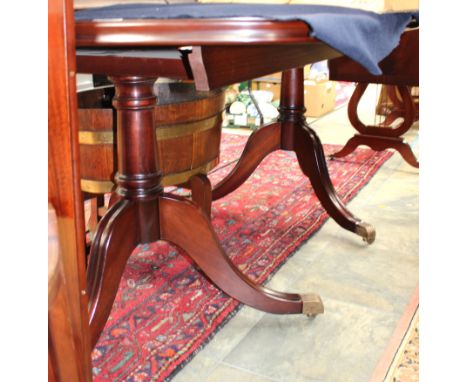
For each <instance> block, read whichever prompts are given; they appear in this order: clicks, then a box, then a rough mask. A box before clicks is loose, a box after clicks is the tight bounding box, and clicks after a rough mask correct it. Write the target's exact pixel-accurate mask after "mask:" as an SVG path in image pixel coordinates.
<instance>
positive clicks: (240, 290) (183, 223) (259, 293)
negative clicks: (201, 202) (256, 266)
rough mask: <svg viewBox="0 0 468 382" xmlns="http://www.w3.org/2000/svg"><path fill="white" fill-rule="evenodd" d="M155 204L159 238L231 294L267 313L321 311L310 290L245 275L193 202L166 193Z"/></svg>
mask: <svg viewBox="0 0 468 382" xmlns="http://www.w3.org/2000/svg"><path fill="white" fill-rule="evenodd" d="M159 207H160V222H161V239H163V240H167V241H169V242H171V243H173V244H175V245H177V246H179V247H180V248H182V249H183V250H185V252H187V254H188V255H189V256H190V257H191V258H192V259H193V260H194V261H195V262H196V263H197V264H198V266H199V267H200V268H201V269H202V270H203V272H204V273H205V274H206V275H207V276H208V278H209V279H210V280H211V281H212V282H213V283H214V284H215V285H217V286H218V287H219V288H220V289H222V290H223V291H224V292H225V293H227V294H228V295H230V296H231V297H234V298H235V299H237V300H239V301H240V302H242V303H244V304H247V305H249V306H251V307H254V308H256V309H260V310H263V311H265V312H270V313H279V314H294V313H304V314H308V315H316V314H319V313H323V304H322V301H321V299H320V297H319V296H318V295H316V294H314V293H309V294H304V295H300V294H295V293H282V292H277V291H274V290H271V289H269V288H266V287H263V286H261V285H258V284H256V283H255V282H254V281H252V280H250V279H249V278H248V277H247V276H245V275H244V274H243V273H242V272H241V271H240V270H239V269H238V268H237V266H236V265H234V263H232V261H231V260H230V259H229V257H228V256H227V254H226V253H225V252H224V250H223V248H222V247H221V244H220V243H219V241H218V239H217V237H216V234H215V233H214V230H213V228H212V226H211V223H210V219H209V218H208V217H207V216H206V215H205V214H204V212H203V210H202V209H201V208H200V207H199V206H197V205H196V204H195V203H192V202H190V201H188V200H184V199H181V198H176V197H174V196H168V195H166V196H165V197H163V198H161V200H160V205H159Z"/></svg>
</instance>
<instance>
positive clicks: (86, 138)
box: [78, 115, 221, 145]
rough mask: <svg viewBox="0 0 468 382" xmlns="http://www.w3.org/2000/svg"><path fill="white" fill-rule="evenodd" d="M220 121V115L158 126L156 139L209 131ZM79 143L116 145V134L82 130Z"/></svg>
mask: <svg viewBox="0 0 468 382" xmlns="http://www.w3.org/2000/svg"><path fill="white" fill-rule="evenodd" d="M220 119H221V116H220V115H215V116H214V117H211V118H208V119H204V120H202V121H196V122H191V123H184V124H179V125H175V126H170V125H169V126H158V127H157V128H156V139H157V140H161V141H163V140H166V139H174V138H179V137H184V136H187V135H192V134H195V133H198V132H202V131H205V130H209V129H212V128H213V127H215V126H217V124H218V123H219V121H220ZM78 141H79V143H80V144H82V145H111V144H113V143H114V133H113V131H89V130H81V131H79V132H78Z"/></svg>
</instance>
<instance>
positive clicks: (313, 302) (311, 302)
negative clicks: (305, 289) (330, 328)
mask: <svg viewBox="0 0 468 382" xmlns="http://www.w3.org/2000/svg"><path fill="white" fill-rule="evenodd" d="M301 299H302V313H303V314H305V315H307V316H308V317H313V316H316V315H317V314H322V313H323V312H324V308H323V302H322V299H321V298H320V296H319V295H318V294H315V293H307V294H301Z"/></svg>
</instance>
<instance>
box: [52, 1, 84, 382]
mask: <svg viewBox="0 0 468 382" xmlns="http://www.w3.org/2000/svg"><path fill="white" fill-rule="evenodd" d="M48 14H49V20H48V48H49V52H48V57H49V60H48V61H49V63H48V101H49V102H48V122H49V123H48V130H49V131H48V143H49V145H48V170H49V171H48V201H49V206H52V208H50V209H49V214H50V215H49V222H50V223H51V225H50V228H49V235H50V238H49V239H52V240H51V244H52V245H51V247H50V248H49V256H50V257H49V266H50V268H49V269H50V273H49V291H48V292H49V293H48V295H49V310H48V313H49V314H48V315H49V320H48V327H49V357H48V371H49V381H57V382H58V381H60V382H91V381H92V373H91V349H92V348H91V343H90V337H89V324H88V321H89V320H88V318H89V314H88V309H87V306H88V296H87V294H86V273H85V272H86V268H85V256H84V253H85V249H84V243H85V238H84V216H83V201H82V196H81V190H80V183H79V182H80V180H79V173H80V171H79V161H78V160H77V153H78V150H79V149H78V140H77V139H76V138H77V137H78V128H77V127H78V124H77V115H76V112H77V110H76V85H75V74H76V65H75V35H74V20H73V2H72V1H71V0H65V1H62V0H49V9H48Z"/></svg>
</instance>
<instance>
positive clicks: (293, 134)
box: [280, 68, 375, 244]
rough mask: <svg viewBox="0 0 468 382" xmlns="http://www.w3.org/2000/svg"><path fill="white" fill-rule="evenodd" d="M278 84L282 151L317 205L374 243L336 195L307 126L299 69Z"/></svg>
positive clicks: (321, 153) (370, 232)
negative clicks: (292, 157)
mask: <svg viewBox="0 0 468 382" xmlns="http://www.w3.org/2000/svg"><path fill="white" fill-rule="evenodd" d="M281 83H282V85H281V104H280V121H281V122H282V140H281V148H282V149H284V150H294V151H295V152H296V155H297V159H298V161H299V165H300V166H301V169H302V171H303V173H304V174H305V175H306V176H307V177H308V178H309V179H310V182H311V184H312V187H313V188H314V191H315V193H316V195H317V197H318V199H319V200H320V203H321V204H322V206H323V207H324V208H325V210H326V211H327V212H328V214H329V215H330V216H331V217H332V218H333V219H334V220H335V221H336V222H337V223H338V224H339V225H340V226H341V227H343V228H345V229H347V230H349V231H351V232H354V233H356V234H357V235H359V236H361V237H362V238H363V240H365V241H366V242H367V243H369V244H371V243H373V242H374V240H375V229H374V228H373V227H372V226H371V225H370V224H368V223H365V222H362V221H361V220H360V219H358V218H357V217H355V216H354V215H353V214H352V213H351V212H350V211H348V209H347V208H346V207H345V205H344V204H343V202H342V201H341V199H340V198H339V197H338V195H337V194H336V191H335V188H334V187H333V184H332V182H331V179H330V175H329V173H328V168H327V162H326V159H325V154H324V151H323V146H322V143H321V142H320V139H319V137H318V135H317V134H316V133H315V131H314V130H313V129H312V128H311V127H309V126H308V125H307V123H306V120H305V117H304V113H305V108H304V72H303V70H302V68H301V69H292V70H288V71H285V72H283V77H282V79H281Z"/></svg>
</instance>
